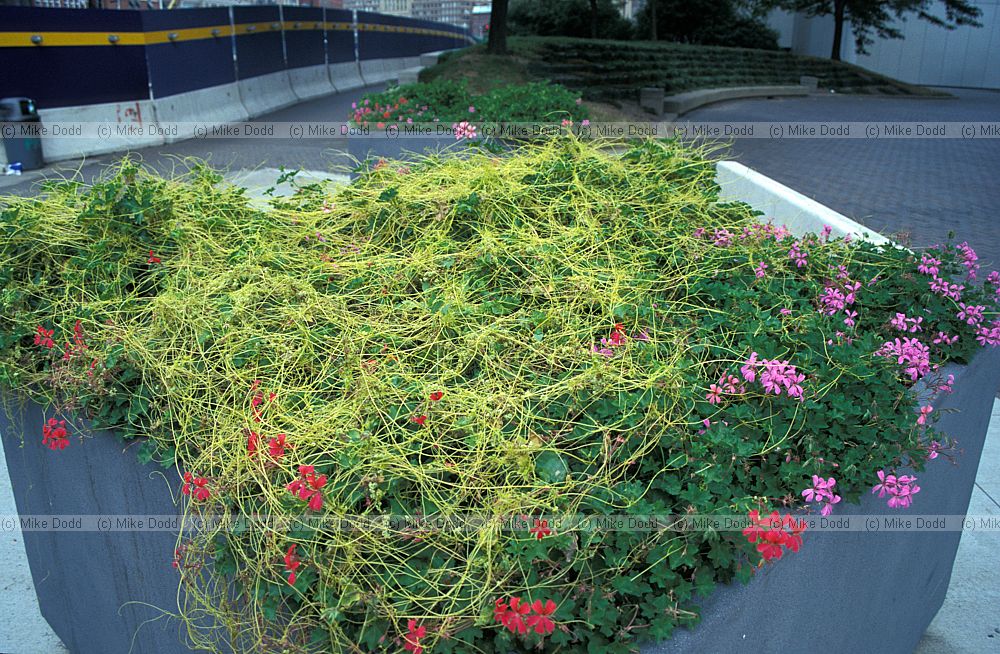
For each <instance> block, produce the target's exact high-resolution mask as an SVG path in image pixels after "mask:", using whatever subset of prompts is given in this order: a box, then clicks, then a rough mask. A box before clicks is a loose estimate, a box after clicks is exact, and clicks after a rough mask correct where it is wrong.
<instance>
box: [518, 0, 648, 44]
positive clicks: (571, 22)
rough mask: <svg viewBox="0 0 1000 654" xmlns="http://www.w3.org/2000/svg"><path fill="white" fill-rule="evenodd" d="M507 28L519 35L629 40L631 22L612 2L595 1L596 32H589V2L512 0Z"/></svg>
mask: <svg viewBox="0 0 1000 654" xmlns="http://www.w3.org/2000/svg"><path fill="white" fill-rule="evenodd" d="M507 24H508V29H509V30H510V33H511V34H512V35H518V36H576V37H582V38H589V37H593V38H598V39H628V38H630V37H631V36H632V23H631V22H630V21H629V20H627V19H625V18H624V17H623V16H622V14H621V12H620V11H619V10H618V7H617V5H616V3H615V2H613V0H598V2H597V23H596V26H597V33H596V34H593V33H591V8H590V0H546V1H545V2H538V1H537V0H513V1H512V2H511V3H510V9H509V11H508V14H507Z"/></svg>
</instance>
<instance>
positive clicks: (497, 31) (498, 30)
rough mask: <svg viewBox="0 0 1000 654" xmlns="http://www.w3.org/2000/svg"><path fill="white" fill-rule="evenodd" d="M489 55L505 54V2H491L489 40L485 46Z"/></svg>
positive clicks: (494, 0)
mask: <svg viewBox="0 0 1000 654" xmlns="http://www.w3.org/2000/svg"><path fill="white" fill-rule="evenodd" d="M486 51H487V52H489V53H490V54H495V55H504V54H507V0H493V7H492V9H491V10H490V40H489V42H488V43H487V44H486Z"/></svg>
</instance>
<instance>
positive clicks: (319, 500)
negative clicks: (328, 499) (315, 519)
mask: <svg viewBox="0 0 1000 654" xmlns="http://www.w3.org/2000/svg"><path fill="white" fill-rule="evenodd" d="M315 470H316V469H315V468H313V466H299V478H298V479H296V480H295V481H293V482H291V483H290V484H288V485H287V486H285V488H287V489H288V490H289V491H291V493H292V495H295V496H297V497H298V498H299V499H300V500H303V501H306V502H309V508H310V509H311V510H313V511H319V510H320V509H322V508H323V493H322V489H323V487H324V486H325V485H326V475H317V474H316V472H315Z"/></svg>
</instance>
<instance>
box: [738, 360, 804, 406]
mask: <svg viewBox="0 0 1000 654" xmlns="http://www.w3.org/2000/svg"><path fill="white" fill-rule="evenodd" d="M740 373H741V374H742V375H743V379H744V380H746V381H747V382H749V383H751V384H752V383H754V382H755V381H757V378H758V373H759V376H760V384H761V386H763V387H764V391H765V392H766V393H773V394H774V395H781V393H782V391H784V392H786V393H788V395H789V396H790V397H794V398H797V399H798V400H799V401H800V402H801V401H802V399H803V397H802V382H803V381H805V379H806V376H805V375H804V374H802V373H800V372H799V371H798V370H796V368H795V366H793V365H792V364H791V363H789V362H788V361H778V360H777V359H775V360H768V359H760V360H758V359H757V353H756V352H753V353H752V354H751V355H750V358H748V359H747V360H746V361H744V362H743V366H742V367H741V368H740Z"/></svg>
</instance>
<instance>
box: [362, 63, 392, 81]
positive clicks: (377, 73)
mask: <svg viewBox="0 0 1000 654" xmlns="http://www.w3.org/2000/svg"><path fill="white" fill-rule="evenodd" d="M358 67H359V68H360V69H361V79H363V80H364V82H365V86H369V85H371V84H378V83H379V82H384V81H385V80H386V71H385V66H384V65H383V64H382V60H381V59H366V60H364V61H361V62H359V63H358Z"/></svg>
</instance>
